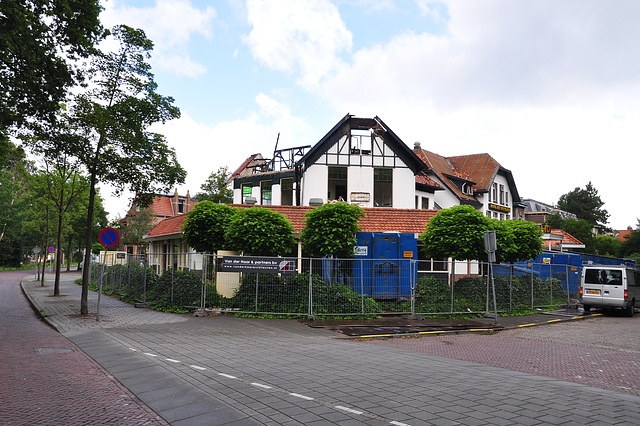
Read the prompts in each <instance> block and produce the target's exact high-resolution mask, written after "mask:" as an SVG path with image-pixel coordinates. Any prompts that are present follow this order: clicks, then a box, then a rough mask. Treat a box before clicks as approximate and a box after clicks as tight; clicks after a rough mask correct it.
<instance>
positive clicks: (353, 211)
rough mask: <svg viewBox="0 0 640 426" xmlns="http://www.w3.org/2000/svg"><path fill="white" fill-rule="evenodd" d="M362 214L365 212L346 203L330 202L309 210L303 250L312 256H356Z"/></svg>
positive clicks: (306, 215)
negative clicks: (354, 252) (354, 251)
mask: <svg viewBox="0 0 640 426" xmlns="http://www.w3.org/2000/svg"><path fill="white" fill-rule="evenodd" d="M361 217H364V211H363V210H362V209H361V208H360V207H359V206H356V205H352V204H349V203H346V202H339V203H327V204H323V205H322V206H319V207H316V208H314V209H313V210H310V211H308V212H307V213H306V214H305V215H304V223H305V226H304V229H303V230H302V232H301V233H300V242H301V243H302V249H303V250H305V251H306V252H307V253H308V254H309V255H310V256H317V257H325V256H326V257H330V256H335V257H338V258H349V257H353V246H354V245H355V243H356V232H358V230H359V229H360V224H359V221H360V218H361Z"/></svg>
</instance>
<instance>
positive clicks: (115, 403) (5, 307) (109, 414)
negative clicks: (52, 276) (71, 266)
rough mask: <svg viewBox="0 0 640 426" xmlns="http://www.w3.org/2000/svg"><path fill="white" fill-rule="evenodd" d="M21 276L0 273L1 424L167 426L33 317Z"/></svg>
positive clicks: (15, 273)
mask: <svg viewBox="0 0 640 426" xmlns="http://www.w3.org/2000/svg"><path fill="white" fill-rule="evenodd" d="M21 276H24V273H17V272H3V273H0V341H1V342H2V344H1V345H0V423H1V424H7V425H35V424H38V425H61V424H64V425H74V424H75V425H86V424H120V425H166V424H167V423H166V422H165V421H164V420H162V419H161V418H160V417H159V416H158V415H157V414H156V413H154V412H153V411H152V410H150V409H149V408H148V407H147V406H146V405H145V404H143V403H142V402H141V401H140V400H139V399H138V398H137V397H136V396H135V395H133V394H132V393H131V392H130V391H128V390H127V389H126V388H125V387H124V386H122V385H121V384H120V383H119V382H118V381H116V380H115V379H114V378H113V377H112V376H111V375H110V374H109V373H107V371H106V370H104V369H103V368H102V367H101V366H100V365H99V364H97V363H96V362H95V361H94V360H93V359H91V358H90V357H89V356H87V355H86V354H85V353H84V352H82V351H81V350H80V349H79V348H78V347H77V346H76V345H75V344H73V343H72V342H70V341H69V340H68V339H66V338H65V337H64V336H62V335H61V334H59V333H57V332H56V331H55V330H53V329H51V328H50V327H49V326H47V325H46V324H45V323H43V322H42V321H41V320H40V319H39V318H38V317H37V316H36V315H35V313H34V312H33V310H32V308H31V307H30V306H29V303H28V302H27V300H26V299H25V298H24V296H23V294H22V293H21V291H20V284H19V280H20V278H21ZM45 291H48V292H49V293H52V288H51V287H48V288H45Z"/></svg>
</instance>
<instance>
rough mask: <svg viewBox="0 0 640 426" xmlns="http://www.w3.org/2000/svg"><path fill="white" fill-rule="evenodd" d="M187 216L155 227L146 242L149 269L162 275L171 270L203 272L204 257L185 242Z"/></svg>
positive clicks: (171, 219) (169, 219) (165, 221)
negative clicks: (183, 227) (183, 233)
mask: <svg viewBox="0 0 640 426" xmlns="http://www.w3.org/2000/svg"><path fill="white" fill-rule="evenodd" d="M186 217H187V216H186V215H179V216H174V217H171V218H167V219H165V220H163V221H161V222H160V223H158V224H157V225H156V226H154V227H153V228H152V229H151V231H149V233H148V234H147V235H145V236H144V240H145V241H146V242H147V243H148V244H149V245H148V249H147V255H148V261H149V267H150V268H153V269H155V271H156V272H157V273H158V274H162V273H163V272H164V271H166V270H167V269H169V268H173V269H176V270H192V269H193V270H202V255H201V254H198V253H196V252H195V251H194V250H193V249H192V248H190V247H189V246H188V245H187V243H186V242H185V241H184V237H183V236H182V224H183V223H184V220H185V218H186Z"/></svg>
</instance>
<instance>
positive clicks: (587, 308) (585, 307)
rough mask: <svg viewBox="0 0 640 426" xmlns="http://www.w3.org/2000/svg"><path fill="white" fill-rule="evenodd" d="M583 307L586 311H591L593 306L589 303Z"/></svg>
mask: <svg viewBox="0 0 640 426" xmlns="http://www.w3.org/2000/svg"><path fill="white" fill-rule="evenodd" d="M582 308H583V309H584V311H585V312H589V311H590V310H591V306H589V305H583V306H582Z"/></svg>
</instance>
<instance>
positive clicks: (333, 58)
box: [246, 0, 352, 87]
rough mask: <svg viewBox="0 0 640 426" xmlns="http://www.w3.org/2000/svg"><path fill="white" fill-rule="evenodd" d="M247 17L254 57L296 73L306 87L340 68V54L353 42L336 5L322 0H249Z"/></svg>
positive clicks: (248, 42)
mask: <svg viewBox="0 0 640 426" xmlns="http://www.w3.org/2000/svg"><path fill="white" fill-rule="evenodd" d="M247 19H248V22H249V24H250V25H251V26H252V30H251V32H250V33H249V34H248V36H247V37H246V42H247V44H248V45H249V47H250V48H251V51H252V53H253V55H254V57H255V58H256V59H257V60H258V61H260V62H261V63H263V64H264V65H266V66H267V67H269V68H272V69H275V70H279V71H287V72H291V73H298V74H299V76H300V77H299V81H300V83H301V84H303V85H304V86H307V87H313V86H315V85H316V84H317V83H318V82H319V81H320V80H322V79H323V78H324V77H325V76H327V75H328V74H329V73H331V72H334V71H335V70H336V69H337V68H339V66H340V65H341V63H342V61H341V59H340V54H341V53H342V52H348V51H349V50H350V49H351V46H352V37H351V33H350V32H349V31H348V30H347V28H346V26H345V24H344V22H343V21H342V19H341V18H340V14H339V12H338V9H337V8H336V7H335V6H334V5H333V4H331V3H330V2H328V1H325V0H315V1H311V2H309V1H306V2H300V1H288V2H275V1H268V0H249V1H247Z"/></svg>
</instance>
